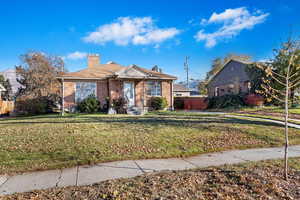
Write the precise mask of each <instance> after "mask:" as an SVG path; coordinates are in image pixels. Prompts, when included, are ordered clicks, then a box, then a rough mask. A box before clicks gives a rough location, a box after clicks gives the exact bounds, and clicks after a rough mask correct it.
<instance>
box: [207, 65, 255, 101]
mask: <svg viewBox="0 0 300 200" xmlns="http://www.w3.org/2000/svg"><path fill="white" fill-rule="evenodd" d="M248 64H251V63H248V62H243V61H239V60H234V59H231V60H229V61H228V62H226V63H225V64H224V66H223V68H222V69H221V70H220V71H219V72H218V73H217V74H216V75H215V76H213V77H212V79H210V81H209V82H208V85H207V89H208V97H213V96H223V95H226V94H239V93H249V92H250V89H251V84H250V83H251V82H250V78H249V76H248V74H247V72H246V68H247V65H248Z"/></svg>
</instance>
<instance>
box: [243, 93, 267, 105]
mask: <svg viewBox="0 0 300 200" xmlns="http://www.w3.org/2000/svg"><path fill="white" fill-rule="evenodd" d="M244 102H245V103H246V104H247V105H248V106H262V105H263V104H264V98H263V97H262V96H260V95H257V94H248V95H246V96H245V98H244Z"/></svg>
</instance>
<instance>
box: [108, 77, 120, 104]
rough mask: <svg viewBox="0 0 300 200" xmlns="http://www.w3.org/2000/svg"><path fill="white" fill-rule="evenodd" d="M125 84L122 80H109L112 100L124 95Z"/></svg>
mask: <svg viewBox="0 0 300 200" xmlns="http://www.w3.org/2000/svg"><path fill="white" fill-rule="evenodd" d="M122 88H123V84H122V81H120V80H109V90H110V101H111V102H112V100H113V99H118V98H120V97H122V96H123V91H122Z"/></svg>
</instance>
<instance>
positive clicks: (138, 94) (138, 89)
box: [135, 81, 146, 107]
mask: <svg viewBox="0 0 300 200" xmlns="http://www.w3.org/2000/svg"><path fill="white" fill-rule="evenodd" d="M144 84H145V81H135V105H136V106H138V107H143V106H146V103H145V104H144V105H143V99H144V96H145V97H146V90H145V91H144V86H145V87H146V85H144ZM144 94H145V95H144ZM144 101H145V99H144Z"/></svg>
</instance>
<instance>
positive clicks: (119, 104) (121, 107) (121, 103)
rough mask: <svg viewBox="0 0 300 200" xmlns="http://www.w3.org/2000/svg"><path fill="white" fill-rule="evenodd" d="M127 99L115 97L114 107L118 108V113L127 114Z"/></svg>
mask: <svg viewBox="0 0 300 200" xmlns="http://www.w3.org/2000/svg"><path fill="white" fill-rule="evenodd" d="M126 103H127V102H126V100H125V99H124V98H122V97H120V98H118V99H113V103H112V107H113V108H114V109H115V110H116V112H117V113H118V114H126V108H125V105H126Z"/></svg>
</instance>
